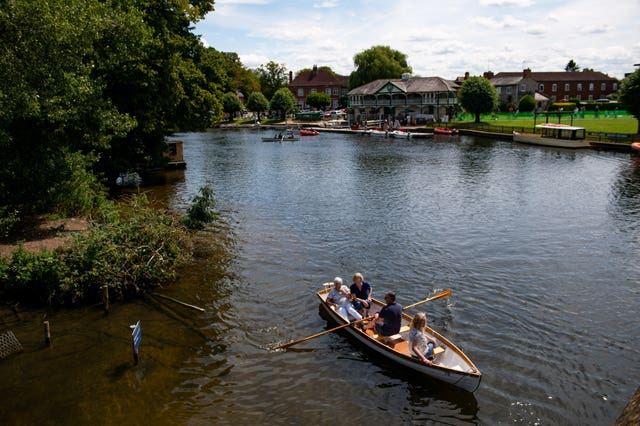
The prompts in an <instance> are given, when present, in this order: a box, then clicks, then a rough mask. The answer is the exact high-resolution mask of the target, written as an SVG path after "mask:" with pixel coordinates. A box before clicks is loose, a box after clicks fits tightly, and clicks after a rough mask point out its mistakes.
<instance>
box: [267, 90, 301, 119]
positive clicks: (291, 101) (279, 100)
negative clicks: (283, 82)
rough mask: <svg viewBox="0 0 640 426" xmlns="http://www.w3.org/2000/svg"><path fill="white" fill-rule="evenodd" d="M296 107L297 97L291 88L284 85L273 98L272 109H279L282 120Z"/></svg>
mask: <svg viewBox="0 0 640 426" xmlns="http://www.w3.org/2000/svg"><path fill="white" fill-rule="evenodd" d="M295 107H296V98H295V97H294V96H293V93H291V90H289V89H287V88H286V87H283V88H282V89H278V90H277V91H276V93H274V94H273V97H272V98H271V109H272V110H274V111H278V112H279V113H280V117H281V119H282V120H285V119H286V118H287V113H288V112H289V111H293V110H294V109H295Z"/></svg>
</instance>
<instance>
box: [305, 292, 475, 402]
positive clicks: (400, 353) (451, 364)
mask: <svg viewBox="0 0 640 426" xmlns="http://www.w3.org/2000/svg"><path fill="white" fill-rule="evenodd" d="M324 287H325V288H324V290H321V291H319V292H318V293H317V294H316V296H317V297H318V299H319V300H320V306H321V308H322V309H323V310H324V311H325V312H326V313H327V314H328V315H329V316H330V317H331V319H332V320H333V321H334V322H336V323H338V325H345V324H347V320H346V319H344V318H343V317H342V316H341V315H340V314H338V313H337V312H336V311H335V309H334V308H332V307H330V306H329V305H328V304H327V301H326V299H327V295H328V294H329V291H331V288H332V287H333V283H326V284H324ZM372 302H373V303H372V304H371V309H370V310H369V315H373V314H375V313H376V312H378V311H379V310H380V309H382V307H383V306H384V303H382V302H381V301H379V300H376V299H372ZM411 318H412V317H411V316H409V315H407V314H406V313H403V314H402V327H401V328H400V333H398V334H396V335H394V336H387V337H383V336H378V335H377V334H374V333H373V331H372V330H367V331H366V332H365V331H363V330H361V329H360V328H357V327H355V326H353V325H349V326H347V327H345V328H344V330H345V331H346V332H347V333H349V334H350V335H352V336H353V337H355V338H356V339H357V340H358V341H360V342H361V343H362V344H364V345H365V346H367V347H368V348H370V349H372V350H374V351H375V352H377V353H378V354H380V355H382V356H384V357H386V358H387V359H388V360H390V361H393V362H395V363H396V364H398V365H400V366H402V367H406V368H407V369H409V370H412V371H415V372H416V373H419V374H421V375H423V376H427V377H430V378H433V379H438V380H441V381H443V382H446V383H449V384H451V385H454V386H456V387H459V388H461V389H464V390H466V391H469V392H474V391H475V390H476V389H478V386H480V381H481V379H482V374H481V373H480V371H479V370H478V368H477V367H476V366H475V365H474V364H473V362H471V360H470V359H469V358H468V357H467V356H466V355H465V354H464V352H462V350H461V349H460V348H458V347H457V346H456V345H454V344H453V343H451V342H450V341H449V340H447V339H446V338H445V337H444V336H442V335H441V334H440V333H438V332H437V331H435V330H433V329H431V328H430V327H427V328H426V332H427V333H428V334H429V335H430V336H431V337H433V338H435V339H436V340H437V341H438V347H436V351H435V352H434V353H436V355H435V356H434V359H433V361H432V362H433V364H432V365H431V366H429V365H426V364H424V363H422V362H421V361H420V360H418V359H417V358H413V357H411V355H410V354H409V342H408V340H407V338H408V334H409V324H410V323H411ZM350 319H351V318H350Z"/></svg>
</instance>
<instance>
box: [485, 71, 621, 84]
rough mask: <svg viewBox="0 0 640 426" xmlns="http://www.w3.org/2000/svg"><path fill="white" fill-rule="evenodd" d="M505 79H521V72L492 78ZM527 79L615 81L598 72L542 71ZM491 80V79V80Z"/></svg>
mask: <svg viewBox="0 0 640 426" xmlns="http://www.w3.org/2000/svg"><path fill="white" fill-rule="evenodd" d="M505 77H523V74H522V71H520V72H499V73H497V74H496V75H494V76H493V78H494V79H495V78H505ZM529 77H530V78H532V79H534V80H536V81H538V82H545V81H552V82H558V81H613V80H616V79H615V78H613V77H609V76H608V75H606V74H603V73H601V72H599V71H542V72H533V71H532V72H531V74H529ZM492 80H493V79H492Z"/></svg>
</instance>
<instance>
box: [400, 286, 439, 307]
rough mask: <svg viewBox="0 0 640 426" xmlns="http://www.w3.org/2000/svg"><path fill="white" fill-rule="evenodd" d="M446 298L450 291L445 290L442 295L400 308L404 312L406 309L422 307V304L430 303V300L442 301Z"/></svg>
mask: <svg viewBox="0 0 640 426" xmlns="http://www.w3.org/2000/svg"><path fill="white" fill-rule="evenodd" d="M448 296H451V290H445V291H443V292H442V293H438V294H436V295H435V296H432V297H430V298H428V299H425V300H422V301H420V302H416V303H414V304H412V305H409V306H405V307H404V308H402V310H403V311H406V310H407V309H411V308H413V307H415V306H418V305H422V304H423V303H427V302H431V301H432V300H437V299H442V298H443V297H448Z"/></svg>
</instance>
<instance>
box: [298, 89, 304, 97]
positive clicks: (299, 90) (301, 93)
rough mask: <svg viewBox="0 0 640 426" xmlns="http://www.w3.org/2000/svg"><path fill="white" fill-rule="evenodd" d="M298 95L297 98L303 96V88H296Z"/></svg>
mask: <svg viewBox="0 0 640 426" xmlns="http://www.w3.org/2000/svg"><path fill="white" fill-rule="evenodd" d="M298 97H299V98H304V89H302V88H300V89H298Z"/></svg>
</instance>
